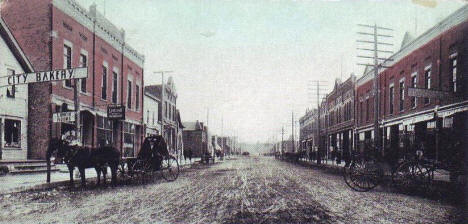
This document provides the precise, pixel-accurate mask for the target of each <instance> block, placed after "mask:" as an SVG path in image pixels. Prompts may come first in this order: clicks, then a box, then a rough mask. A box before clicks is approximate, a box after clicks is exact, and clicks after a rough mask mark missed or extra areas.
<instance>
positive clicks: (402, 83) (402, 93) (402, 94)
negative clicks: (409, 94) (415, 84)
mask: <svg viewBox="0 0 468 224" xmlns="http://www.w3.org/2000/svg"><path fill="white" fill-rule="evenodd" d="M404 105H405V80H404V79H402V80H400V105H399V106H400V111H403V109H404Z"/></svg>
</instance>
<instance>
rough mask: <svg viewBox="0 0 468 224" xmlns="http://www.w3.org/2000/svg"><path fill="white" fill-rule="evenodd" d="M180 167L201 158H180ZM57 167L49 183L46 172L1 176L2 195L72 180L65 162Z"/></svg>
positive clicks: (93, 175) (88, 176)
mask: <svg viewBox="0 0 468 224" xmlns="http://www.w3.org/2000/svg"><path fill="white" fill-rule="evenodd" d="M178 162H179V167H181V168H183V167H185V166H190V165H192V164H195V163H199V162H200V158H192V163H190V162H189V160H187V161H185V160H184V159H182V160H179V161H178ZM56 167H57V168H58V169H59V171H56V172H52V173H51V178H50V179H51V181H50V183H47V174H46V173H31V174H17V175H11V174H7V175H5V176H0V195H1V194H10V193H14V192H19V191H26V190H34V189H44V188H48V187H55V186H58V185H66V184H68V181H69V180H70V175H69V172H68V168H67V166H66V165H65V164H56ZM76 173H77V169H76V168H75V173H74V176H73V179H74V180H75V181H77V180H80V177H79V176H77V175H76ZM107 173H108V175H107V178H108V180H107V182H110V179H109V178H110V170H108V172H107ZM85 175H86V179H87V180H88V181H89V179H93V178H96V176H97V175H96V170H95V169H94V168H89V169H86V171H85Z"/></svg>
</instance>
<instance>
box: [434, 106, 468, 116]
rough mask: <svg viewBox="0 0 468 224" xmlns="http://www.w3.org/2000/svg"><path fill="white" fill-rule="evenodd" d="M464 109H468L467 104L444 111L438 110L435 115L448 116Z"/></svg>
mask: <svg viewBox="0 0 468 224" xmlns="http://www.w3.org/2000/svg"><path fill="white" fill-rule="evenodd" d="M464 111H468V106H463V107H459V108H453V109H450V110H445V111H438V112H437V116H439V117H448V116H452V115H454V114H456V113H460V112H464Z"/></svg>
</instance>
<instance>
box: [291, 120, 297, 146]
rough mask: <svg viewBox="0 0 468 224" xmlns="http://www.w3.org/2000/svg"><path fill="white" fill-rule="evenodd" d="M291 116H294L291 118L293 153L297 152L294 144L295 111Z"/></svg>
mask: <svg viewBox="0 0 468 224" xmlns="http://www.w3.org/2000/svg"><path fill="white" fill-rule="evenodd" d="M291 115H292V116H291V125H292V127H291V129H292V130H291V133H292V152H296V147H295V145H296V143H295V142H294V111H293V112H291Z"/></svg>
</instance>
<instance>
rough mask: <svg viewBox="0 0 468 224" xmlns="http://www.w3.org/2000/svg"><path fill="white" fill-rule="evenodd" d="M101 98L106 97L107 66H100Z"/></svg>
mask: <svg viewBox="0 0 468 224" xmlns="http://www.w3.org/2000/svg"><path fill="white" fill-rule="evenodd" d="M101 87H102V88H101V98H102V99H103V100H106V99H107V67H106V66H102V84H101Z"/></svg>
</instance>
